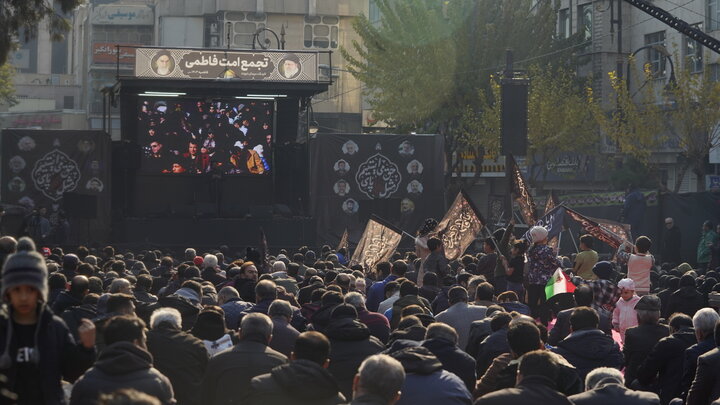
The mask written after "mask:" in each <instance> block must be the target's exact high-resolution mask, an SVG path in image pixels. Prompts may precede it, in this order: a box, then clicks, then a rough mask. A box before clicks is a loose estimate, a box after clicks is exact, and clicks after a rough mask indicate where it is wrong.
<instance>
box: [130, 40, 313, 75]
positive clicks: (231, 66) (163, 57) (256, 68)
mask: <svg viewBox="0 0 720 405" xmlns="http://www.w3.org/2000/svg"><path fill="white" fill-rule="evenodd" d="M135 56H136V58H135V76H136V77H142V78H154V79H240V80H253V81H254V80H257V81H274V82H316V81H318V53H317V52H256V51H253V50H247V51H218V50H207V51H205V50H195V49H158V48H137V49H136V50H135Z"/></svg>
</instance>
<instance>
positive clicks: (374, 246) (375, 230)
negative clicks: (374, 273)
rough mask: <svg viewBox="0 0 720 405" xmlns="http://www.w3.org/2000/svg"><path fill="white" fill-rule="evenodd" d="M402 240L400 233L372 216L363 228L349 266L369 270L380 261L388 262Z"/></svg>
mask: <svg viewBox="0 0 720 405" xmlns="http://www.w3.org/2000/svg"><path fill="white" fill-rule="evenodd" d="M401 239H402V231H401V230H399V229H397V228H395V227H394V226H392V225H390V224H388V223H387V222H386V221H384V220H382V219H380V218H378V217H377V216H375V215H373V216H372V217H371V218H370V220H369V221H368V223H367V226H366V227H365V232H363V234H362V237H361V238H360V242H358V245H357V247H356V248H355V253H354V254H353V256H352V259H351V260H350V264H351V265H354V264H360V265H362V266H363V268H365V270H370V269H372V268H374V267H375V265H376V264H378V263H380V262H382V261H389V260H390V259H391V258H392V255H393V253H394V252H395V249H397V247H398V245H399V244H400V240H401Z"/></svg>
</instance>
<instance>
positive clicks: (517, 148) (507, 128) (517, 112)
mask: <svg viewBox="0 0 720 405" xmlns="http://www.w3.org/2000/svg"><path fill="white" fill-rule="evenodd" d="M500 93H501V97H502V103H501V106H502V108H501V127H502V139H501V151H502V152H501V154H503V155H508V154H513V155H514V156H526V155H527V144H528V139H527V137H528V136H527V132H528V125H527V121H528V83H527V81H524V80H504V81H503V83H502V84H501V87H500Z"/></svg>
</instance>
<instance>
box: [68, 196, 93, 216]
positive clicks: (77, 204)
mask: <svg viewBox="0 0 720 405" xmlns="http://www.w3.org/2000/svg"><path fill="white" fill-rule="evenodd" d="M63 207H64V209H65V214H66V215H67V216H68V218H85V219H95V218H97V196H95V195H86V194H79V193H65V194H63Z"/></svg>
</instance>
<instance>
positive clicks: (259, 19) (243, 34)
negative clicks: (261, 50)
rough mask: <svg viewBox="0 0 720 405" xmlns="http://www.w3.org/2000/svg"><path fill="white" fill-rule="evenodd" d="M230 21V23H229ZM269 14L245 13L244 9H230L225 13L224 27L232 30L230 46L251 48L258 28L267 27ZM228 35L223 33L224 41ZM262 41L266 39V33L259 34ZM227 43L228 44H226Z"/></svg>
mask: <svg viewBox="0 0 720 405" xmlns="http://www.w3.org/2000/svg"><path fill="white" fill-rule="evenodd" d="M227 23H230V24H227ZM266 24H267V15H266V14H264V13H243V12H242V11H228V12H227V13H225V21H223V27H224V28H223V29H229V30H230V42H231V43H230V47H232V48H244V49H250V48H252V45H253V36H254V35H255V33H256V32H257V30H259V29H261V28H265V25H266ZM226 35H227V34H225V35H223V38H222V42H223V43H225V41H226V40H227V39H226ZM258 40H259V41H260V43H264V41H265V33H264V32H261V33H260V35H258ZM225 45H227V44H225Z"/></svg>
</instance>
